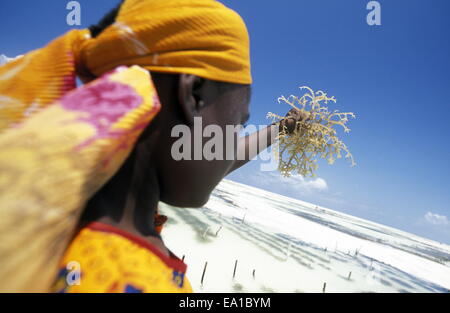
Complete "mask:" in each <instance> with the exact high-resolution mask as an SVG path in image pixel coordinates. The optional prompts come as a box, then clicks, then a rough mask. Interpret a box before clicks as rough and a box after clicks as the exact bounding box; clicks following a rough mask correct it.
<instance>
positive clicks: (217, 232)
mask: <svg viewBox="0 0 450 313" xmlns="http://www.w3.org/2000/svg"><path fill="white" fill-rule="evenodd" d="M221 229H222V226H220V227H219V229H218V230H217V231H216V237H217V235H218V234H219V232H220V230H221Z"/></svg>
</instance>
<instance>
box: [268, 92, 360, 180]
mask: <svg viewBox="0 0 450 313" xmlns="http://www.w3.org/2000/svg"><path fill="white" fill-rule="evenodd" d="M300 89H301V90H306V91H307V92H306V93H305V94H304V95H303V96H301V97H297V96H294V95H291V96H289V97H288V98H286V97H284V96H281V97H280V98H278V103H282V102H284V103H287V104H289V105H290V106H291V107H292V108H293V109H295V110H298V111H300V112H301V114H302V116H305V117H306V118H305V119H302V120H300V121H297V122H296V127H295V129H294V130H293V132H291V133H289V132H288V130H287V127H286V126H285V125H282V126H281V127H279V128H280V131H279V133H278V135H277V141H276V143H275V149H273V151H274V153H275V155H276V157H277V158H278V160H279V164H278V170H279V171H280V172H281V174H282V175H283V176H285V177H289V176H291V175H292V174H299V175H301V176H305V177H306V176H315V171H316V170H317V168H318V165H317V159H318V158H324V159H327V161H328V163H329V164H333V163H334V162H335V160H336V159H340V158H342V153H343V152H345V158H347V159H349V160H350V163H351V166H355V165H356V163H355V161H354V159H353V155H352V154H351V153H350V151H349V149H348V148H347V146H346V145H345V144H344V143H343V142H342V141H341V140H340V139H339V138H338V135H337V128H338V127H342V129H343V130H344V132H345V133H349V132H350V128H348V126H347V122H348V120H349V118H356V116H355V114H354V113H351V112H347V113H342V112H339V111H338V110H333V111H330V110H329V109H328V107H327V106H325V105H326V104H328V103H329V102H332V103H336V99H335V98H334V97H328V96H327V94H326V93H325V92H323V91H321V90H319V91H313V90H312V89H311V88H309V87H306V86H302V87H300ZM267 117H268V118H272V119H273V120H274V122H275V123H276V124H277V125H278V126H280V122H281V121H283V120H284V119H285V118H286V117H283V116H280V115H277V114H274V113H271V112H269V113H268V114H267Z"/></svg>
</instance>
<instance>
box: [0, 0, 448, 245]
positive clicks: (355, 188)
mask: <svg viewBox="0 0 450 313" xmlns="http://www.w3.org/2000/svg"><path fill="white" fill-rule="evenodd" d="M79 2H80V3H81V8H82V11H81V12H82V16H81V22H82V25H81V27H82V28H84V27H87V26H89V25H90V24H92V23H94V22H96V21H97V20H98V19H100V18H101V17H102V16H103V15H104V14H105V13H106V12H107V11H108V10H109V9H110V8H112V7H113V6H114V5H115V3H117V1H114V0H96V1H87V0H84V1H79ZM222 2H223V3H225V4H226V5H228V6H229V7H231V8H233V9H235V10H236V11H237V12H238V13H240V14H241V15H242V17H243V18H244V20H245V21H246V23H247V26H248V28H249V32H250V36H251V45H252V67H253V76H254V85H253V98H252V102H251V113H252V115H251V119H250V121H249V123H253V124H266V123H268V120H267V119H266V114H267V112H269V111H271V112H277V113H280V114H282V113H283V114H284V113H285V112H286V111H287V109H288V107H287V106H283V105H279V104H278V103H277V101H276V99H277V98H278V97H279V96H280V95H289V94H292V93H294V94H298V93H299V91H298V90H297V87H298V86H301V85H308V86H310V87H312V88H313V89H315V90H317V89H321V90H324V91H326V92H328V94H329V95H333V96H335V97H336V98H337V100H338V102H337V104H336V105H335V107H336V108H337V109H339V110H342V111H351V112H355V113H356V115H357V119H356V120H352V121H351V122H350V127H351V129H352V132H351V133H350V134H346V135H344V136H343V139H344V141H345V142H346V144H347V145H348V147H349V148H350V150H351V151H352V153H353V155H354V157H355V159H356V162H357V166H356V167H354V168H351V167H349V164H348V163H347V162H346V161H344V160H339V161H337V162H336V163H335V165H333V166H329V165H327V164H326V163H325V162H321V163H319V165H320V167H319V170H318V171H317V176H318V178H315V179H312V180H311V179H309V180H301V179H299V178H293V179H291V180H289V181H285V180H282V179H281V178H280V176H279V175H275V174H274V173H264V172H261V171H260V170H259V168H260V163H259V161H255V162H252V163H250V164H248V165H246V166H245V167H243V168H242V169H240V170H239V171H237V172H235V173H233V174H231V175H230V176H229V178H230V179H233V180H235V181H238V182H242V183H246V184H250V185H253V186H256V187H261V188H264V189H268V190H270V191H273V192H277V193H281V194H284V195H288V196H292V197H295V198H299V199H302V200H305V201H310V202H313V203H316V204H318V205H323V206H326V207H329V208H332V209H336V210H339V211H343V212H345V213H349V214H352V215H356V216H359V217H362V218H366V219H370V220H373V221H376V222H379V223H382V224H386V225H389V226H393V227H397V228H400V229H402V230H406V231H409V232H412V233H416V234H419V235H422V236H425V237H428V238H431V239H435V240H438V241H441V242H446V243H450V218H449V217H450V192H449V186H450V184H449V181H450V175H449V174H450V165H449V160H450V145H449V142H450V141H449V139H448V136H449V134H450V123H449V121H448V119H449V117H450V100H449V98H448V95H447V94H448V92H449V91H450V76H449V75H450V59H449V56H450V40H449V38H450V34H449V30H450V19H449V18H448V14H449V12H450V2H449V1H448V0H433V1H426V0H420V1H419V0H396V1H387V0H384V1H379V3H380V4H381V23H382V25H380V26H369V25H367V23H366V15H367V14H368V12H369V11H368V10H367V9H366V4H367V3H368V2H369V1H366V0H345V1H335V0H296V1H294V0H277V1H265V0H262V1H257V0H246V1H242V0H241V1H239V0H224V1H222ZM67 3H68V1H65V0H58V1H55V0H41V1H29V0H15V1H1V2H0V54H1V53H3V54H5V55H7V56H9V57H12V56H16V55H18V54H23V53H25V52H27V51H29V50H32V49H36V48H38V47H41V46H43V45H45V44H46V43H47V42H49V41H50V40H51V39H53V38H55V37H56V36H59V35H61V34H63V33H64V32H66V31H67V30H69V29H71V27H70V26H68V25H67V24H66V15H67V13H68V11H67V10H66V4H67Z"/></svg>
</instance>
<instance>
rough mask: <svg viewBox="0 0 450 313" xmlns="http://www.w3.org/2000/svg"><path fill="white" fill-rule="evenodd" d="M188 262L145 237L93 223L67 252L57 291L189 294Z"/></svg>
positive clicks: (80, 234)
mask: <svg viewBox="0 0 450 313" xmlns="http://www.w3.org/2000/svg"><path fill="white" fill-rule="evenodd" d="M185 274H186V264H184V263H183V262H182V261H181V260H180V259H178V258H177V257H176V256H175V255H173V254H172V253H171V255H170V257H168V256H166V255H164V254H162V253H161V252H160V251H159V250H158V249H157V248H156V247H155V246H153V245H152V244H150V243H149V242H148V241H146V240H145V239H142V238H139V237H136V236H134V235H132V234H129V233H127V232H124V231H123V230H120V229H117V228H115V227H112V226H110V225H106V224H102V223H92V224H90V225H89V226H87V227H86V228H84V229H82V230H81V231H80V232H79V234H78V235H77V236H76V237H75V239H74V240H73V242H72V243H71V245H70V246H69V249H68V250H67V252H66V254H65V255H64V257H63V259H62V262H61V268H60V272H59V275H58V279H57V281H56V284H55V285H54V291H55V292H61V293H142V292H143V293H157V292H164V293H176V292H182V293H188V292H192V288H191V285H190V284H189V282H188V280H187V279H186V277H185Z"/></svg>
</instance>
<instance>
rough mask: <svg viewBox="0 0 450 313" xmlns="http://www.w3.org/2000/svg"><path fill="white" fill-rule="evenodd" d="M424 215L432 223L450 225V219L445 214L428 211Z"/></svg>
mask: <svg viewBox="0 0 450 313" xmlns="http://www.w3.org/2000/svg"><path fill="white" fill-rule="evenodd" d="M424 217H425V220H426V221H427V222H428V223H430V224H432V225H443V226H448V225H450V221H449V220H448V218H447V216H445V215H439V214H436V213H432V212H427V213H426V214H425V216H424Z"/></svg>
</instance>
